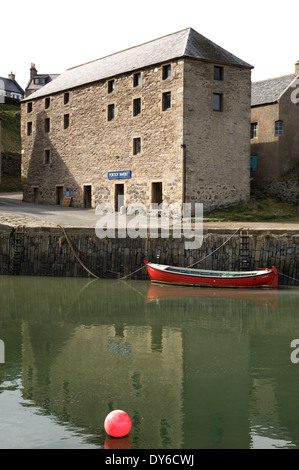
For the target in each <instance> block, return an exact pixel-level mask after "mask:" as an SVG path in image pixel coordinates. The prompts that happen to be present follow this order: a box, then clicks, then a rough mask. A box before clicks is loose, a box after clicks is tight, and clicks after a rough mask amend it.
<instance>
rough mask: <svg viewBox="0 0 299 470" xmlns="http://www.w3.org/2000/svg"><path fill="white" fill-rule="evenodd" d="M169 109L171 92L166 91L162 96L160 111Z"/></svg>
mask: <svg viewBox="0 0 299 470" xmlns="http://www.w3.org/2000/svg"><path fill="white" fill-rule="evenodd" d="M170 107H171V92H170V91H167V92H166V93H163V95H162V110H163V111H166V110H167V109H169V108H170Z"/></svg>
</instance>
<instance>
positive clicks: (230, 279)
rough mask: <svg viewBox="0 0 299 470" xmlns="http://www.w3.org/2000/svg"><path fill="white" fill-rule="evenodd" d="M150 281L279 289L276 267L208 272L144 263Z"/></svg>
mask: <svg viewBox="0 0 299 470" xmlns="http://www.w3.org/2000/svg"><path fill="white" fill-rule="evenodd" d="M144 264H145V265H146V269H147V272H148V275H149V277H150V280H151V281H152V282H159V283H163V284H176V285H185V286H186V285H188V286H206V287H265V286H266V287H278V274H277V269H276V268H275V266H272V268H265V269H257V270H255V271H208V270H205V269H194V268H182V267H176V266H167V265H165V264H154V263H149V262H148V261H144Z"/></svg>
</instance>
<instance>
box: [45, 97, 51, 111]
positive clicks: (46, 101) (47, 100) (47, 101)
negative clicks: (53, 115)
mask: <svg viewBox="0 0 299 470" xmlns="http://www.w3.org/2000/svg"><path fill="white" fill-rule="evenodd" d="M48 108H50V98H45V109H48Z"/></svg>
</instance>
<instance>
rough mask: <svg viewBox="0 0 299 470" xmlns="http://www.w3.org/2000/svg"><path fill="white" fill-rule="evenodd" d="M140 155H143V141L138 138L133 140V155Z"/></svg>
mask: <svg viewBox="0 0 299 470" xmlns="http://www.w3.org/2000/svg"><path fill="white" fill-rule="evenodd" d="M139 153H141V139H140V137H136V138H135V139H133V155H138V154H139Z"/></svg>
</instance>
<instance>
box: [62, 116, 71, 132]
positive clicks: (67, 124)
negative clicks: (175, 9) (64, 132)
mask: <svg viewBox="0 0 299 470" xmlns="http://www.w3.org/2000/svg"><path fill="white" fill-rule="evenodd" d="M69 127H70V115H69V114H65V115H64V116H63V128H64V129H68V128H69Z"/></svg>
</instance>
